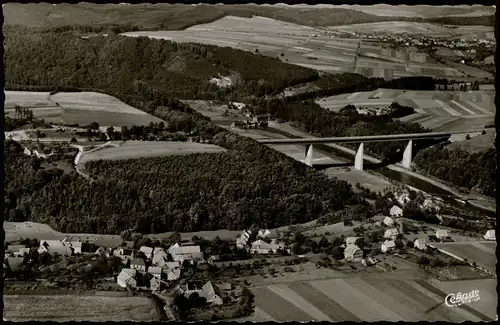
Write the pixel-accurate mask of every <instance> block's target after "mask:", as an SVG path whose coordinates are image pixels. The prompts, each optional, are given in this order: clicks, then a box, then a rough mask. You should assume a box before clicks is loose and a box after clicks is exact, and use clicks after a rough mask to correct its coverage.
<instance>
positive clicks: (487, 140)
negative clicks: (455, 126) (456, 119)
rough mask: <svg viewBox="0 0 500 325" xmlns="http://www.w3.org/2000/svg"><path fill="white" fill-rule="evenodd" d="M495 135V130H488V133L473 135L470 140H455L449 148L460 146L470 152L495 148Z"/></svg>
mask: <svg viewBox="0 0 500 325" xmlns="http://www.w3.org/2000/svg"><path fill="white" fill-rule="evenodd" d="M495 137H496V132H495V130H488V133H486V134H480V135H477V136H474V137H471V139H470V140H462V141H456V142H453V143H451V144H449V145H448V146H447V148H450V149H454V148H460V149H463V150H466V151H468V152H480V151H483V150H485V149H490V148H495Z"/></svg>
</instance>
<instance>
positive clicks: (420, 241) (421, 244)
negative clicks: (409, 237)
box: [413, 238, 427, 251]
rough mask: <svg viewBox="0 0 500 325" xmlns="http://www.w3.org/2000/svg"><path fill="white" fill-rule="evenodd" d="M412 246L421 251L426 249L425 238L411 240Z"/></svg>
mask: <svg viewBox="0 0 500 325" xmlns="http://www.w3.org/2000/svg"><path fill="white" fill-rule="evenodd" d="M413 247H415V248H417V249H420V250H421V251H423V250H425V249H427V240H426V239H425V238H417V239H415V241H414V242H413Z"/></svg>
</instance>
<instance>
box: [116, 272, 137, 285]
mask: <svg viewBox="0 0 500 325" xmlns="http://www.w3.org/2000/svg"><path fill="white" fill-rule="evenodd" d="M136 274H137V271H136V270H135V269H122V271H121V272H120V274H119V275H118V277H117V278H116V282H117V283H118V285H119V286H120V287H122V288H126V287H127V286H129V287H131V288H135V287H136V285H137V282H136V281H135V276H136Z"/></svg>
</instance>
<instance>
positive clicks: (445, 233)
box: [436, 229, 451, 240]
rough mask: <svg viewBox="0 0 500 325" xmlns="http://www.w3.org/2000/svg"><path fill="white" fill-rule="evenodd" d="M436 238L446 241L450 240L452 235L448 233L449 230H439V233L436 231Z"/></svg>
mask: <svg viewBox="0 0 500 325" xmlns="http://www.w3.org/2000/svg"><path fill="white" fill-rule="evenodd" d="M436 237H437V238H438V239H440V240H446V239H450V238H451V237H450V234H449V233H448V230H445V229H439V230H438V231H436Z"/></svg>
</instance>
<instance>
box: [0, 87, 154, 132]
mask: <svg viewBox="0 0 500 325" xmlns="http://www.w3.org/2000/svg"><path fill="white" fill-rule="evenodd" d="M5 103H6V105H5V109H4V111H5V113H7V115H8V116H14V115H15V106H16V105H19V106H21V107H27V108H30V109H31V110H32V112H33V115H34V117H35V118H40V119H44V120H45V121H47V122H50V123H56V124H57V123H65V124H75V123H76V124H80V125H86V124H90V123H92V122H97V123H99V124H100V125H103V126H104V125H105V126H117V127H121V126H132V125H148V124H149V123H151V122H155V123H158V122H161V121H162V120H161V119H159V118H157V117H154V116H152V115H149V114H148V113H146V112H143V111H141V110H139V109H137V108H134V107H132V106H130V105H127V104H125V103H123V102H122V101H120V100H118V99H117V98H115V97H112V96H109V95H106V94H101V93H96V92H60V93H56V94H53V95H51V94H50V93H48V92H29V91H5Z"/></svg>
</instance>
